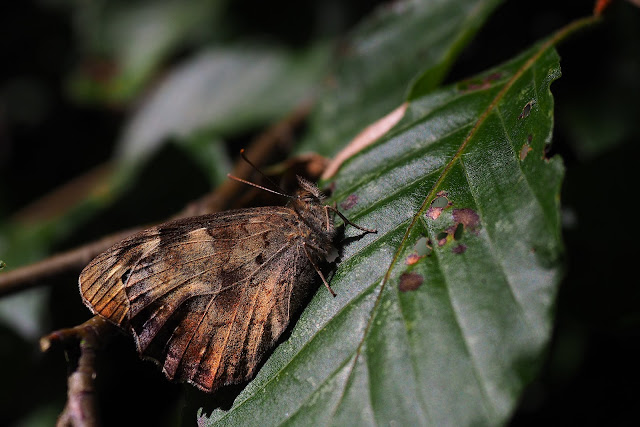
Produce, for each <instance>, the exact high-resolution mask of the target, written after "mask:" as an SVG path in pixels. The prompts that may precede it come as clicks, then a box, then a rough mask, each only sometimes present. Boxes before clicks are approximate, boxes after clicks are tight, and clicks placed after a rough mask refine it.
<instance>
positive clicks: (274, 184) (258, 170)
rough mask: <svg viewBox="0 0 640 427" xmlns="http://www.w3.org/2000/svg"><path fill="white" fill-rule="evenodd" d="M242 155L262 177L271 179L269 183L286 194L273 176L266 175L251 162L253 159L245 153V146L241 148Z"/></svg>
mask: <svg viewBox="0 0 640 427" xmlns="http://www.w3.org/2000/svg"><path fill="white" fill-rule="evenodd" d="M240 156H242V158H243V159H244V161H245V162H247V163H249V165H250V166H251V167H252V168H254V169H255V170H256V171H257V172H258V173H259V174H260V175H262V177H263V178H264V179H266V180H267V181H269V183H270V184H271V185H272V186H273V187H274V188H276V189H277V190H278V191H280V194H282V195H285V192H284V190H283V189H282V188H280V186H279V185H278V184H276V183H275V182H273V180H272V179H271V178H269V177H268V176H267V175H265V174H264V173H263V172H262V171H261V170H260V169H259V168H258V167H257V166H256V165H254V164H253V163H251V160H249V158H248V157H247V155H246V154H244V148H241V149H240Z"/></svg>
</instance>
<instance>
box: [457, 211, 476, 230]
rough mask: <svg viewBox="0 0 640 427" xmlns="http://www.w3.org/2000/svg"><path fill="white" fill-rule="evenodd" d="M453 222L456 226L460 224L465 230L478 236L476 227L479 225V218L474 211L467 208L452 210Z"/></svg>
mask: <svg viewBox="0 0 640 427" xmlns="http://www.w3.org/2000/svg"><path fill="white" fill-rule="evenodd" d="M453 220H454V221H455V222H456V224H462V225H463V226H464V229H465V230H468V231H471V232H472V233H475V234H478V230H477V229H478V225H479V224H480V216H479V215H478V213H477V212H476V211H474V210H473V209H469V208H464V209H454V210H453Z"/></svg>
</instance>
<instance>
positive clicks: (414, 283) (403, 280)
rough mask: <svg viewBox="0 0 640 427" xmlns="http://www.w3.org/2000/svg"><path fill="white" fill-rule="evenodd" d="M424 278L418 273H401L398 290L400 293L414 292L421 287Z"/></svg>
mask: <svg viewBox="0 0 640 427" xmlns="http://www.w3.org/2000/svg"><path fill="white" fill-rule="evenodd" d="M422 282H424V278H423V277H422V275H420V274H418V273H402V274H401V275H400V283H399V284H398V289H399V290H400V292H407V291H415V290H416V289H418V288H419V287H420V286H422Z"/></svg>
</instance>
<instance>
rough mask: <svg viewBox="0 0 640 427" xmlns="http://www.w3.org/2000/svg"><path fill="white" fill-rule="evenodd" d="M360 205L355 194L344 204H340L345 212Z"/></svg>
mask: <svg viewBox="0 0 640 427" xmlns="http://www.w3.org/2000/svg"><path fill="white" fill-rule="evenodd" d="M357 203H358V196H356V195H355V194H350V195H349V196H348V197H347V198H346V199H345V200H344V201H343V202H342V203H340V207H341V208H342V209H343V210H345V211H346V210H349V209H351V208H352V207H354V206H355V205H356V204H357Z"/></svg>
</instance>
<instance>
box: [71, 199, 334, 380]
mask: <svg viewBox="0 0 640 427" xmlns="http://www.w3.org/2000/svg"><path fill="white" fill-rule="evenodd" d="M317 208H318V211H317V212H316V214H315V216H317V217H320V216H321V214H320V212H321V211H323V210H322V207H321V206H318V207H317ZM312 232H314V230H311V229H310V228H309V227H308V226H307V225H306V222H305V221H303V218H301V217H300V215H299V213H298V212H296V211H295V210H294V209H291V208H288V207H269V208H255V209H245V210H239V211H229V212H223V213H219V214H212V215H206V216H202V217H195V218H187V219H183V220H177V221H172V222H169V223H166V224H162V225H159V226H157V227H153V228H150V229H148V230H145V231H143V232H140V233H138V234H135V235H133V236H131V237H129V238H127V239H125V240H123V241H122V242H120V243H119V244H117V245H115V246H114V247H112V248H110V249H109V250H107V251H106V252H104V253H103V254H101V255H99V256H98V257H96V258H95V259H94V260H93V261H92V262H91V263H90V264H89V265H88V266H87V267H86V268H85V269H84V270H83V271H82V273H81V275H80V291H81V294H82V296H83V300H84V302H85V304H86V305H87V306H89V308H91V310H92V311H93V312H94V313H96V314H99V315H101V316H103V317H105V318H107V319H108V320H110V321H111V322H113V323H115V324H117V325H119V326H122V327H124V328H128V329H130V330H131V331H132V333H133V335H134V338H135V340H136V344H137V347H138V351H139V352H140V354H141V355H142V356H143V357H146V358H150V359H153V360H155V361H156V362H157V363H159V364H160V365H161V366H162V368H163V371H164V372H165V374H166V375H167V377H169V378H170V379H176V380H181V381H189V382H191V383H193V384H195V385H196V386H198V387H199V388H200V389H202V390H205V391H212V390H215V389H217V388H219V387H220V386H221V385H224V384H229V383H234V382H239V381H243V380H246V379H248V378H250V377H251V376H252V375H253V373H254V371H255V369H256V367H257V365H258V363H259V362H260V359H261V357H262V355H263V354H264V352H265V351H266V350H268V349H269V348H271V347H272V346H273V344H274V343H275V342H276V341H277V339H278V337H279V336H280V335H281V333H282V332H283V331H284V329H285V328H286V327H287V325H288V323H289V318H290V316H291V315H292V313H293V312H295V311H296V310H297V309H298V308H299V306H300V302H301V301H302V300H304V299H305V297H306V295H307V294H308V293H309V292H310V291H312V290H313V289H315V286H312V285H313V284H314V283H315V271H314V269H313V265H312V264H311V263H310V262H309V261H310V260H309V259H308V258H307V255H306V253H305V250H304V249H303V245H304V244H305V243H304V242H305V241H306V240H308V238H309V234H310V233H312ZM307 253H308V251H307ZM321 255H322V254H318V253H315V252H312V256H313V257H314V258H319V257H320V256H321ZM314 261H318V259H315V260H314Z"/></svg>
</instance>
